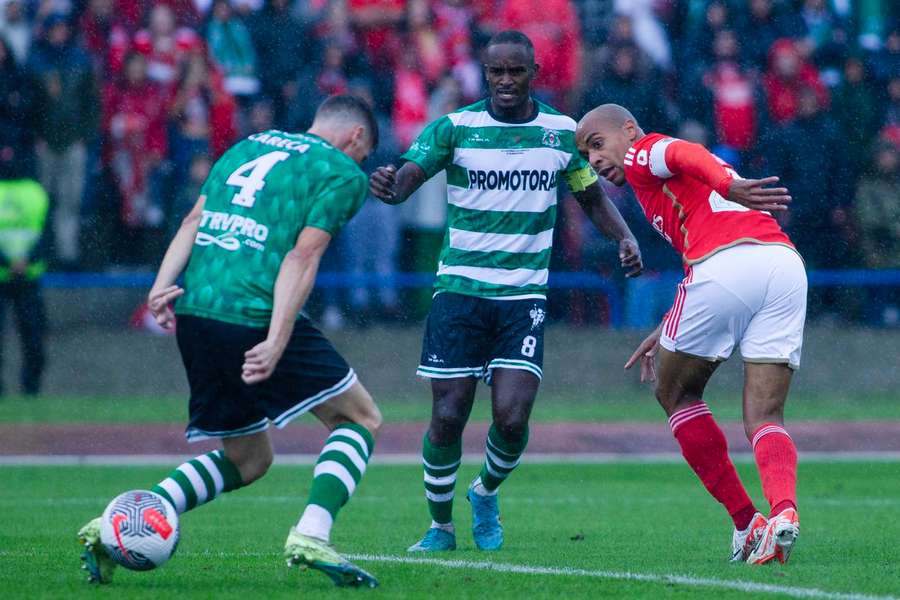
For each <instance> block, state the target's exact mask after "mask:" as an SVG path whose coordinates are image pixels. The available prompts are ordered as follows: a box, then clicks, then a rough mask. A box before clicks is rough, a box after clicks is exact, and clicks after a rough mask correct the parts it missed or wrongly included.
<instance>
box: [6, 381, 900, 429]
mask: <svg viewBox="0 0 900 600" xmlns="http://www.w3.org/2000/svg"><path fill="white" fill-rule="evenodd" d="M423 393H427V392H425V390H424V389H423ZM376 400H378V402H379V405H380V406H381V409H382V412H383V413H384V417H385V420H387V421H389V422H411V421H427V420H428V419H429V417H430V411H431V402H430V399H429V398H428V396H427V395H423V396H422V397H418V398H416V397H412V398H403V399H391V398H376ZM706 401H707V403H708V404H709V405H710V406H711V407H712V409H713V411H714V412H715V414H716V417H717V418H718V419H720V420H723V421H733V420H738V419H740V402H739V399H738V397H737V395H734V396H729V395H726V394H722V393H714V394H710V395H709V396H708V397H707V398H706ZM786 415H787V418H788V419H791V420H795V421H797V420H823V421H838V420H848V421H860V420H870V419H873V420H900V394H890V393H882V394H865V395H864V394H858V395H850V394H808V393H801V394H794V395H792V396H791V397H790V399H789V401H788V405H787V411H786ZM186 418H187V401H186V399H184V398H176V397H162V398H116V397H110V398H39V399H35V398H4V399H2V400H0V423H78V422H81V423H91V422H96V423H127V422H134V423H179V424H180V423H183V422H184V421H185V419H186ZM308 418H311V417H308ZM532 418H533V420H534V421H538V422H554V421H610V422H614V421H648V422H657V421H659V420H660V419H661V418H662V411H661V410H660V408H659V406H658V405H657V404H656V401H655V400H654V399H653V396H652V394H651V393H650V391H649V390H645V391H643V392H640V391H631V392H622V393H617V394H614V395H613V394H608V395H605V396H604V397H602V398H598V399H596V400H595V399H592V398H591V397H588V396H574V395H569V394H567V395H559V394H552V393H545V394H541V395H540V396H539V397H538V401H537V404H536V405H535V408H534V413H533V417H532ZM472 419H473V420H475V421H487V420H489V419H490V402H489V400H488V397H487V394H486V393H485V392H484V391H482V392H481V394H480V395H479V397H478V400H477V401H476V403H475V408H474V409H473V412H472Z"/></svg>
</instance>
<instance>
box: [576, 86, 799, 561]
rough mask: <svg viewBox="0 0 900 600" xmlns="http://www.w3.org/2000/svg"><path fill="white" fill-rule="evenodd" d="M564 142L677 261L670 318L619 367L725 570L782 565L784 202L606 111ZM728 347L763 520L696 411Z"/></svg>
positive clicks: (791, 271)
mask: <svg viewBox="0 0 900 600" xmlns="http://www.w3.org/2000/svg"><path fill="white" fill-rule="evenodd" d="M576 140H577V143H578V146H579V149H580V150H581V152H582V154H583V155H585V156H586V157H587V158H588V160H589V162H590V163H591V166H592V167H593V168H594V170H595V171H596V172H597V173H598V174H599V175H600V176H602V177H604V178H606V179H607V180H608V181H610V182H612V183H613V184H615V185H618V186H621V185H624V184H625V183H626V182H627V183H629V184H631V186H632V188H634V192H635V195H636V196H637V199H638V202H639V203H640V205H641V208H642V209H643V211H644V214H645V216H646V217H647V220H648V221H649V222H650V223H651V225H653V227H654V228H655V229H656V230H657V231H658V232H659V233H660V235H662V236H663V237H664V238H666V240H668V241H669V243H671V244H672V246H673V247H674V248H675V249H676V250H677V251H678V252H679V253H680V254H681V256H682V259H683V262H684V265H685V271H686V277H685V279H684V281H683V282H682V283H681V284H680V285H679V286H678V291H677V293H676V296H675V301H674V304H673V306H672V309H671V310H670V311H669V312H668V313H667V314H666V316H665V317H664V318H663V322H662V323H661V324H660V326H659V327H658V328H657V329H656V330H655V331H654V332H653V333H652V334H651V335H650V336H649V337H648V338H647V339H645V340H644V341H643V342H642V343H641V345H640V346H639V347H638V349H637V351H636V352H635V353H634V354H633V355H632V356H631V358H630V359H629V360H628V361H627V363H626V365H625V367H626V368H630V367H631V366H632V365H634V364H636V363H637V362H640V363H641V380H642V381H646V380H649V381H657V386H656V397H657V399H658V400H659V402H660V404H661V405H662V407H663V409H664V410H665V411H666V414H667V415H668V416H669V425H670V426H671V428H672V433H673V434H674V436H675V438H676V440H677V441H678V443H679V444H680V446H681V450H682V453H683V454H684V457H685V459H686V460H687V462H688V464H690V466H691V468H693V469H694V471H695V472H696V474H697V476H698V477H699V478H700V480H701V481H702V482H703V484H704V485H705V486H706V488H707V490H708V491H709V492H710V494H712V496H713V497H715V498H716V500H718V501H719V502H721V503H722V504H723V505H724V506H725V508H726V509H727V511H728V513H729V515H730V516H731V518H732V520H733V521H734V526H735V530H734V534H733V536H732V560H745V561H747V562H749V563H752V564H763V563H766V562H769V561H772V560H774V559H778V560H779V561H780V562H786V561H787V559H788V556H789V555H790V552H791V549H792V548H793V545H794V542H795V541H796V539H797V536H798V535H799V533H800V526H799V520H798V517H797V497H796V480H797V450H796V448H795V447H794V443H793V441H792V440H791V437H790V435H788V433H787V431H786V430H785V429H784V426H783V423H784V417H783V414H784V403H785V401H786V399H787V394H788V389H789V387H790V382H791V376H792V373H793V371H794V370H795V369H797V368H798V367H799V365H800V350H801V346H802V343H803V325H804V321H805V318H806V289H807V282H806V271H805V269H804V266H803V261H802V259H801V258H800V255H799V254H798V253H797V251H796V249H795V248H794V245H793V244H792V243H791V241H790V239H789V238H788V237H787V235H785V233H784V232H783V231H782V230H781V228H780V227H779V226H778V223H777V222H776V221H775V219H774V218H773V216H772V214H771V211H777V210H784V209H785V208H786V204H787V203H789V202H790V196H788V193H787V190H786V189H784V188H777V187H767V186H769V185H770V184H774V183H776V182H777V180H778V178H777V177H770V178H766V179H760V180H747V179H742V178H741V177H740V176H738V174H737V173H736V172H735V171H734V169H732V168H731V167H730V166H729V165H728V164H726V163H725V162H724V161H722V160H720V159H719V158H717V157H716V156H714V155H713V154H711V153H710V152H709V151H708V150H707V149H706V148H704V147H703V146H701V145H699V144H693V143H689V142H686V141H683V140H679V139H676V138H672V137H669V136H666V135H662V134H658V133H650V134H646V135H645V134H644V132H643V131H642V130H641V128H640V127H639V126H638V123H637V121H636V120H635V118H634V116H633V115H632V114H631V113H630V112H628V110H627V109H625V108H623V107H621V106H618V105H615V104H605V105H603V106H599V107H597V108H595V109H594V110H592V111H591V112H589V113H588V114H587V115H585V116H584V117H583V118H582V120H581V122H579V124H578V129H577V133H576ZM736 345H740V349H741V355H742V357H743V359H744V363H745V366H744V377H745V383H744V398H743V407H744V429H745V431H746V434H747V438H748V440H749V441H750V442H751V444H752V447H753V452H754V455H755V457H756V463H757V466H758V468H759V474H760V478H761V480H762V486H763V492H764V493H765V495H766V499H767V500H768V501H769V505H770V509H771V511H770V513H769V517H768V518H766V517H765V516H763V515H762V514H761V513H759V512H758V511H757V510H756V508H755V507H754V505H753V502H752V501H751V500H750V497H749V496H748V495H747V492H746V490H745V489H744V486H743V484H742V483H741V481H740V479H739V478H738V474H737V472H736V471H735V469H734V465H733V464H732V462H731V459H730V458H729V457H728V448H727V445H726V442H725V436H724V434H723V433H722V430H721V429H720V428H719V426H718V425H717V424H716V422H715V420H714V419H713V417H712V413H711V412H710V410H709V408H708V407H707V406H706V404H705V403H704V402H703V391H704V389H705V387H706V383H707V382H708V380H709V378H710V376H711V375H712V374H713V372H714V371H715V370H716V367H717V366H718V365H719V364H720V362H721V361H723V360H726V359H727V358H728V357H729V356H730V355H731V353H732V351H733V350H734V347H735V346H736ZM657 355H658V356H659V367H658V377H657V365H656V362H655V361H656V357H657Z"/></svg>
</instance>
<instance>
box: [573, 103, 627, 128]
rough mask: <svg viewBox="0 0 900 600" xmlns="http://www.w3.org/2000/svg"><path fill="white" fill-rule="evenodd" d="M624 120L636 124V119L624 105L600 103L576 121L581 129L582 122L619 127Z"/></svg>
mask: <svg viewBox="0 0 900 600" xmlns="http://www.w3.org/2000/svg"><path fill="white" fill-rule="evenodd" d="M625 121H634V124H635V125H637V119H635V118H634V115H633V114H631V111H630V110H628V109H627V108H625V107H624V106H620V105H618V104H601V105H600V106H598V107H597V108H595V109H593V110H591V111H588V113H587V114H586V115H584V116H583V117H581V120H580V121H579V122H578V128H579V129H581V128H582V124H585V125H588V124H592V123H596V124H602V125H604V126H607V127H621V126H623V125H624V124H625Z"/></svg>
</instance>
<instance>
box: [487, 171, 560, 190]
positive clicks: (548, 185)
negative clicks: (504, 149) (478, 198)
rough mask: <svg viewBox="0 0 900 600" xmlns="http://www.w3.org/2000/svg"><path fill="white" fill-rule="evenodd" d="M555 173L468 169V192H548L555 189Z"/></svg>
mask: <svg viewBox="0 0 900 600" xmlns="http://www.w3.org/2000/svg"><path fill="white" fill-rule="evenodd" d="M556 180H557V172H556V171H545V170H538V169H533V170H532V169H522V170H519V171H495V170H491V171H482V170H479V169H469V189H470V190H507V191H519V190H522V191H532V192H535V191H538V190H543V191H550V190H553V189H556Z"/></svg>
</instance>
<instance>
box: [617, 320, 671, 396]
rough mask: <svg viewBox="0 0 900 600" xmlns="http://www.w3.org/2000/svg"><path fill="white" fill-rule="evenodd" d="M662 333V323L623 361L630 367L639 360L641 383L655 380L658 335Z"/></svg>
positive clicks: (627, 367) (626, 366)
mask: <svg viewBox="0 0 900 600" xmlns="http://www.w3.org/2000/svg"><path fill="white" fill-rule="evenodd" d="M661 334H662V325H660V326H659V327H657V328H656V329H654V330H653V333H651V334H650V335H648V336H647V337H646V339H644V341H643V342H641V344H640V346H638V347H637V350H635V351H634V354H632V355H631V358H629V359H628V361H627V362H626V363H625V368H626V369H630V368H631V367H633V366H634V364H635V363H636V362H638V361H640V362H641V383H645V382H654V381H656V353H657V352H659V336H660V335H661Z"/></svg>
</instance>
